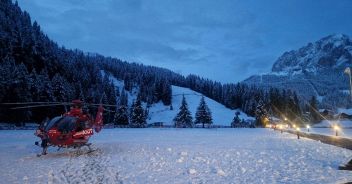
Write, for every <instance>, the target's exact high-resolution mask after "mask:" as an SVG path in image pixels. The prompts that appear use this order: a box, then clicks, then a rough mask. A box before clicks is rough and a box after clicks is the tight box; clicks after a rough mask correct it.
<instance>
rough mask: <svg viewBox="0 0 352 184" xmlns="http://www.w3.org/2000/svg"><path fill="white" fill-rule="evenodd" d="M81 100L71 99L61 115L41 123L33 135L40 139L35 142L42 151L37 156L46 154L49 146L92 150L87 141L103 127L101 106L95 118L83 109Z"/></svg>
mask: <svg viewBox="0 0 352 184" xmlns="http://www.w3.org/2000/svg"><path fill="white" fill-rule="evenodd" d="M82 105H83V102H82V101H80V100H73V101H72V106H71V109H70V111H69V112H67V113H65V114H63V115H62V116H57V117H54V118H53V119H51V120H49V121H45V122H44V123H42V124H41V125H40V126H39V127H38V129H37V130H36V132H35V133H34V135H36V136H38V137H39V138H40V139H41V143H40V144H39V142H35V144H36V145H38V146H41V147H42V148H43V151H42V153H41V154H38V156H41V155H46V154H47V149H48V147H49V146H53V147H55V146H57V147H59V149H61V148H81V147H83V146H87V147H88V148H89V152H91V151H93V150H92V149H91V147H90V145H91V143H88V141H89V138H90V137H91V136H92V135H93V134H94V133H93V129H94V130H95V132H97V133H99V132H100V131H101V129H102V127H103V111H104V109H103V106H102V105H101V104H100V105H99V107H98V112H97V114H96V116H95V120H94V119H93V118H92V117H91V116H90V115H89V114H88V113H87V112H86V111H84V110H82Z"/></svg>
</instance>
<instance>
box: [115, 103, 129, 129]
mask: <svg viewBox="0 0 352 184" xmlns="http://www.w3.org/2000/svg"><path fill="white" fill-rule="evenodd" d="M114 124H115V125H116V126H127V125H128V124H129V119H128V111H127V107H126V106H120V107H119V108H118V109H117V112H116V113H115V116H114Z"/></svg>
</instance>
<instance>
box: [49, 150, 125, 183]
mask: <svg viewBox="0 0 352 184" xmlns="http://www.w3.org/2000/svg"><path fill="white" fill-rule="evenodd" d="M50 175H51V177H50ZM48 183H65V184H80V183H97V184H100V183H122V181H120V180H119V174H118V172H117V171H116V170H115V168H114V167H113V166H112V165H111V164H110V156H109V155H108V154H105V153H104V152H103V151H102V150H99V149H98V150H96V151H94V152H92V153H88V154H81V153H79V152H76V153H74V154H71V155H70V158H69V160H68V161H67V163H65V165H64V167H63V168H62V169H60V170H59V171H58V172H57V173H56V175H55V174H53V173H51V174H50V173H49V182H48Z"/></svg>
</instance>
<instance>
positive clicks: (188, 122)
mask: <svg viewBox="0 0 352 184" xmlns="http://www.w3.org/2000/svg"><path fill="white" fill-rule="evenodd" d="M174 124H175V127H176V128H192V127H193V122H192V116H191V112H190V111H189V110H188V105H187V102H186V98H185V96H184V95H183V97H182V103H181V106H180V111H179V112H178V114H177V115H176V117H175V118H174Z"/></svg>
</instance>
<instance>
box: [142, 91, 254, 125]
mask: <svg viewBox="0 0 352 184" xmlns="http://www.w3.org/2000/svg"><path fill="white" fill-rule="evenodd" d="M183 95H184V96H185V98H186V101H187V104H188V109H189V110H190V111H191V114H192V116H193V120H194V117H195V114H196V111H197V107H198V105H199V102H200V99H201V97H202V94H200V93H198V92H195V91H193V90H190V89H188V88H183V87H178V86H172V106H173V110H170V107H169V106H164V104H162V102H159V103H157V104H153V105H152V106H151V108H150V110H149V116H150V118H149V119H148V120H147V121H148V123H154V122H164V124H165V125H173V121H172V120H173V119H174V117H175V116H176V114H177V113H178V112H179V107H180V106H181V101H182V96H183ZM204 100H205V102H206V103H207V105H208V107H209V109H210V111H211V112H212V117H213V124H214V125H221V126H230V125H231V121H232V119H233V118H234V116H235V113H236V111H239V112H240V113H241V114H240V116H239V117H240V118H241V119H245V120H252V121H254V118H253V117H248V116H247V115H246V114H245V113H243V112H242V111H240V110H231V109H229V108H226V107H225V106H224V105H222V104H220V103H218V102H216V101H214V100H212V99H210V98H208V97H204Z"/></svg>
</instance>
